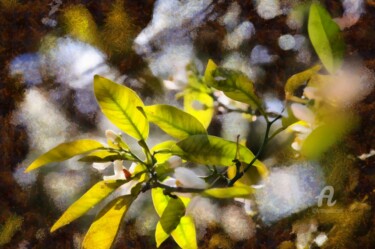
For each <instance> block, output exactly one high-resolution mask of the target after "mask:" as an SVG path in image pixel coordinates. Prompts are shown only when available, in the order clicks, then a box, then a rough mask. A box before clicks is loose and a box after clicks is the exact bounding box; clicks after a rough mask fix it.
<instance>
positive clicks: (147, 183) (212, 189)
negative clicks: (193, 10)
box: [27, 4, 342, 249]
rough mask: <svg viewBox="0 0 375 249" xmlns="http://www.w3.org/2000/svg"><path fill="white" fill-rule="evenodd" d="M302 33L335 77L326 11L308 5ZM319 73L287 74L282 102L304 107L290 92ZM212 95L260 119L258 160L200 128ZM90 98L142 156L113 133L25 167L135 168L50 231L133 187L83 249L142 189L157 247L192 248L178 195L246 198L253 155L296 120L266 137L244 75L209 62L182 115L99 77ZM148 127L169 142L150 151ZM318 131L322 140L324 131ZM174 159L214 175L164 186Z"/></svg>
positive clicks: (261, 111)
mask: <svg viewBox="0 0 375 249" xmlns="http://www.w3.org/2000/svg"><path fill="white" fill-rule="evenodd" d="M308 27H309V34H310V39H311V42H312V44H313V46H314V48H315V50H316V52H317V54H318V56H319V57H320V58H321V60H322V62H323V64H324V65H325V67H326V68H327V70H328V71H329V72H331V71H334V70H335V68H337V67H338V65H339V64H340V57H342V53H341V52H340V51H342V50H341V48H342V47H341V46H337V41H338V38H337V37H338V35H339V34H338V29H337V27H336V26H335V25H334V23H333V21H332V19H331V18H330V17H329V14H328V13H327V12H326V10H325V9H324V8H323V7H321V6H320V5H318V4H312V5H311V7H310V16H309V23H308ZM337 47H339V48H337ZM320 69H321V66H316V67H313V68H311V69H308V70H307V71H304V72H302V73H300V74H297V75H294V76H292V77H291V78H290V79H289V80H288V81H287V83H286V86H285V91H286V98H287V100H288V101H290V102H293V101H295V102H301V101H302V102H303V103H305V104H306V105H308V104H309V103H306V102H305V100H304V99H301V98H299V97H297V96H295V95H294V92H295V90H296V89H297V88H299V87H300V86H302V85H303V84H305V83H306V81H310V82H311V79H312V78H313V76H314V75H316V74H317V72H318V71H319V70H320ZM309 84H312V83H309ZM215 91H221V92H222V93H223V94H225V95H226V96H227V97H228V98H229V99H231V100H233V101H235V102H238V103H242V105H246V106H247V109H246V110H243V109H241V110H240V111H241V112H245V113H248V114H251V115H254V114H255V115H261V116H263V117H264V119H265V121H266V124H267V125H266V132H265V136H264V140H263V143H262V145H261V147H260V149H259V151H258V152H257V153H256V155H254V154H253V153H252V152H251V151H250V150H249V149H248V148H247V147H245V146H243V145H241V144H240V143H239V142H237V143H236V142H232V141H228V140H225V139H223V138H221V137H217V136H212V135H209V134H208V133H207V130H206V129H207V127H208V126H209V124H210V122H211V119H212V117H213V115H214V112H215V105H217V101H215V95H214V92H215ZM94 93H95V96H96V99H97V102H98V104H99V106H100V109H101V111H102V112H103V114H104V115H105V116H106V117H107V118H108V119H109V120H110V121H111V122H112V123H113V124H115V125H116V126H117V127H118V128H119V129H120V130H122V131H123V132H124V133H126V134H128V135H129V136H131V137H132V138H134V139H135V140H136V141H137V142H138V145H139V146H140V147H141V148H142V151H143V155H142V156H139V155H137V154H136V153H134V150H133V149H132V148H131V147H130V146H129V145H128V144H127V143H126V141H124V140H123V139H122V137H121V136H120V135H112V136H111V139H108V145H103V144H102V143H100V142H98V141H95V140H90V139H83V140H77V141H73V142H68V143H63V144H60V145H58V146H57V147H55V148H53V149H51V150H50V151H48V152H46V153H45V154H43V155H41V156H40V157H38V158H37V159H36V160H35V161H34V162H33V163H32V164H31V165H30V166H29V167H28V168H27V171H30V170H34V169H37V168H39V167H42V166H44V165H46V164H49V163H51V162H60V161H64V160H67V159H69V158H72V157H74V156H77V155H83V157H82V158H81V159H80V160H81V161H85V162H94V163H103V162H113V161H115V162H116V161H120V162H121V165H122V161H130V162H132V163H133V164H134V165H135V167H134V168H133V169H132V170H130V169H129V170H128V169H126V168H123V171H124V177H122V178H119V179H117V180H106V181H100V182H98V183H97V184H95V185H94V186H93V187H92V188H91V189H89V190H88V191H87V192H86V193H85V194H84V195H83V196H82V197H81V198H80V199H78V200H77V201H76V202H75V203H73V204H72V205H71V206H70V207H69V208H68V209H67V210H66V211H65V212H64V214H63V215H62V216H61V217H60V218H59V220H58V221H57V222H56V223H55V224H54V225H53V227H52V228H51V231H52V232H53V231H55V230H57V229H59V228H61V227H62V226H64V225H67V224H69V223H70V222H72V221H74V220H75V219H77V218H79V217H80V216H82V215H84V214H85V213H86V212H87V211H89V210H90V209H91V208H93V207H94V206H96V205H97V204H98V203H100V202H102V201H104V200H105V199H106V198H107V197H109V196H110V195H111V194H112V193H113V192H114V191H116V190H117V189H119V188H120V187H121V186H124V185H125V184H128V183H130V182H132V183H133V184H132V185H131V191H130V193H129V194H126V195H121V196H119V197H116V198H114V199H112V200H111V201H109V202H108V203H107V204H106V205H105V207H104V208H103V209H102V210H101V211H100V212H99V213H98V215H97V216H96V218H95V220H94V222H93V223H92V225H91V226H90V228H89V230H88V232H87V234H86V236H85V238H84V241H83V248H103V249H106V248H110V247H111V245H112V243H113V241H114V239H115V237H116V234H117V232H118V229H119V226H120V223H121V221H122V220H123V217H124V215H125V214H126V212H127V210H128V209H129V207H130V206H131V204H132V202H133V201H134V200H135V199H136V198H137V197H138V195H139V194H140V193H142V192H146V191H148V190H151V193H152V200H153V205H154V207H155V210H156V212H157V214H158V215H159V216H160V220H159V222H158V224H157V226H156V231H155V240H156V244H157V246H158V247H159V246H160V245H161V244H162V243H163V242H164V241H165V240H166V239H167V238H168V237H169V236H172V237H173V239H174V240H175V241H176V243H177V244H178V245H179V246H180V247H181V248H189V249H190V248H191V249H194V248H197V241H196V236H195V225H194V221H193V219H192V217H190V216H188V215H187V214H186V207H187V206H188V205H189V201H190V198H189V197H185V196H180V195H179V193H194V194H199V195H202V196H208V197H214V198H234V197H244V198H246V197H249V196H250V195H251V194H252V193H253V191H254V190H253V188H252V187H251V185H250V184H249V181H248V180H247V178H248V175H247V173H248V170H249V168H250V167H255V168H256V169H257V171H258V172H259V173H260V175H262V176H266V175H267V168H266V166H265V165H264V164H263V163H262V162H261V161H259V160H258V157H259V156H260V154H261V153H262V151H263V149H264V148H265V146H266V145H267V143H268V142H269V141H270V140H271V139H272V138H273V137H275V136H276V135H277V134H278V133H280V132H281V131H283V130H285V129H286V128H287V127H289V126H290V125H292V124H293V123H295V122H298V120H297V119H296V118H295V117H294V116H293V115H292V113H291V112H289V113H290V115H289V117H284V118H283V126H282V127H281V128H280V129H278V130H276V132H275V133H273V134H270V128H271V126H272V125H273V124H274V123H275V121H276V120H278V119H280V118H281V115H275V114H272V115H271V114H270V113H267V112H266V110H265V108H264V106H263V103H262V100H261V99H260V98H259V97H258V96H257V94H256V93H255V89H254V84H253V82H252V81H251V80H250V79H248V78H247V77H246V76H245V75H244V74H243V73H240V72H238V71H235V70H229V69H226V68H221V67H218V66H217V65H216V64H215V63H214V62H213V61H211V60H210V61H209V62H208V65H207V68H206V71H205V74H204V76H203V77H199V76H198V75H197V73H194V72H193V71H192V73H191V74H190V75H189V84H188V86H187V87H186V89H185V90H184V91H183V92H182V93H181V94H180V97H183V98H184V110H180V109H178V108H176V107H174V106H170V105H150V106H145V105H144V103H143V102H142V100H141V99H140V98H139V96H138V95H137V94H136V93H135V92H134V91H133V90H131V89H130V88H128V87H125V86H123V85H119V84H117V83H114V82H112V81H110V80H108V79H106V78H103V77H101V76H98V75H97V76H95V78H94ZM227 110H230V109H229V108H227ZM232 111H236V110H232ZM150 122H151V123H153V124H155V125H157V126H158V127H159V128H160V129H161V130H163V131H164V132H165V133H167V134H168V135H170V136H171V137H172V138H173V139H172V140H167V141H163V142H161V143H159V144H157V145H156V146H154V147H153V148H149V146H148V145H147V138H148V137H149V123H150ZM316 133H319V132H318V131H317V132H315V134H314V135H311V136H312V137H313V136H317V134H316ZM323 133H324V134H323V135H325V133H326V132H323ZM321 136H322V134H321ZM318 137H319V136H318ZM312 139H313V138H311V139H310V140H312ZM311 144H313V145H311ZM315 145H316V144H315V142H312V143H310V145H309V146H315ZM306 150H307V151H308V149H306ZM172 156H178V157H180V158H181V159H182V160H184V161H186V162H192V163H195V164H197V165H205V166H207V167H209V168H210V169H212V171H211V174H210V175H208V176H207V177H204V179H206V182H207V186H208V187H207V188H192V187H191V186H183V185H182V184H181V183H178V181H176V184H175V185H168V184H167V183H166V182H167V181H168V179H170V175H171V173H172V172H173V168H172V167H170V165H169V163H168V160H169V159H170V158H171V157H172ZM217 167H218V168H217ZM223 168H224V170H222V169H223ZM212 179H214V180H212ZM217 179H221V180H223V181H224V183H225V184H224V185H223V184H222V185H220V186H219V187H218V185H217V184H216V183H217ZM223 181H221V182H223Z"/></svg>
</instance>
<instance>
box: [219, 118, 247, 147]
mask: <svg viewBox="0 0 375 249" xmlns="http://www.w3.org/2000/svg"><path fill="white" fill-rule="evenodd" d="M220 121H221V124H222V128H221V136H222V137H223V138H224V139H227V140H230V141H236V140H237V136H238V135H239V136H240V139H246V138H247V136H248V134H249V132H250V125H249V121H247V120H246V119H244V117H243V116H242V114H241V113H236V112H231V113H226V114H223V115H221V116H220Z"/></svg>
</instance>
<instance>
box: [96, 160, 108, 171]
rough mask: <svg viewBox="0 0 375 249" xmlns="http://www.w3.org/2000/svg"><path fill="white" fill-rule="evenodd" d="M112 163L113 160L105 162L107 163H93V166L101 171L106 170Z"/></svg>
mask: <svg viewBox="0 0 375 249" xmlns="http://www.w3.org/2000/svg"><path fill="white" fill-rule="evenodd" d="M110 165H112V162H105V163H93V164H92V167H93V168H94V169H97V170H99V171H103V170H105V169H106V168H107V167H108V166H110Z"/></svg>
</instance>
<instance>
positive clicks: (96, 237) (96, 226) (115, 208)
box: [82, 195, 135, 249]
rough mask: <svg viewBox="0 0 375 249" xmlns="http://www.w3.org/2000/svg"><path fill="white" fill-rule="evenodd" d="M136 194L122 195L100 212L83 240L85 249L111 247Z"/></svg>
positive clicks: (107, 248) (106, 248)
mask: <svg viewBox="0 0 375 249" xmlns="http://www.w3.org/2000/svg"><path fill="white" fill-rule="evenodd" d="M134 199H135V197H134V196H129V195H128V196H120V197H118V198H116V199H114V200H113V201H111V202H110V203H109V204H108V205H107V206H106V207H105V208H104V209H103V210H102V211H100V212H99V214H98V215H97V217H96V218H95V221H94V222H93V223H92V224H91V226H90V228H89V230H88V232H87V234H86V235H85V238H84V240H83V242H82V248H83V249H109V248H111V246H112V243H113V241H114V239H115V238H116V235H117V232H118V230H119V227H120V224H121V221H122V219H123V217H124V215H125V213H126V212H127V210H129V207H130V205H131V203H132V202H133V200H134Z"/></svg>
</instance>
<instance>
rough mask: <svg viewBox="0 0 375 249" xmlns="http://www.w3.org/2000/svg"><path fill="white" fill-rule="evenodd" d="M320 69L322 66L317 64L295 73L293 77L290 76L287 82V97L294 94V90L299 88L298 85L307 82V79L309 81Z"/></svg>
mask: <svg viewBox="0 0 375 249" xmlns="http://www.w3.org/2000/svg"><path fill="white" fill-rule="evenodd" d="M320 69H321V66H320V65H316V66H313V67H311V68H309V69H307V70H305V71H303V72H300V73H297V74H294V75H293V76H292V77H290V78H289V79H288V80H287V82H286V84H285V94H286V97H287V98H288V97H289V96H293V94H294V91H295V90H297V88H298V87H300V86H302V85H303V84H305V83H306V81H308V80H309V79H310V78H311V77H312V76H313V75H315V74H316V73H317V72H318V71H319V70H320Z"/></svg>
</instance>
